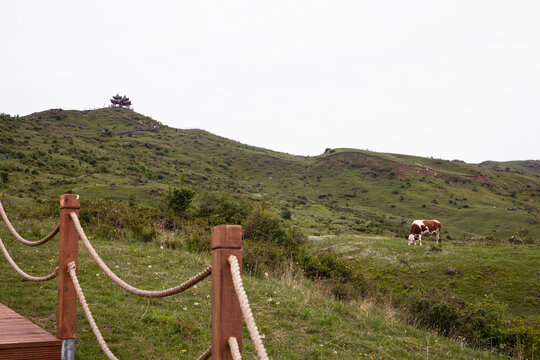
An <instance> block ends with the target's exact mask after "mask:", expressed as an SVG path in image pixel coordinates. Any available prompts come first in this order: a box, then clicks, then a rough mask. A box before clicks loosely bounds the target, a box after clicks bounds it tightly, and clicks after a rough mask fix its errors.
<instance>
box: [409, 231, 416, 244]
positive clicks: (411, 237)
mask: <svg viewBox="0 0 540 360" xmlns="http://www.w3.org/2000/svg"><path fill="white" fill-rule="evenodd" d="M414 240H415V238H414V235H413V234H410V235H409V246H411V245H414Z"/></svg>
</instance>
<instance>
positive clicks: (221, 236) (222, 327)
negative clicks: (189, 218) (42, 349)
mask: <svg viewBox="0 0 540 360" xmlns="http://www.w3.org/2000/svg"><path fill="white" fill-rule="evenodd" d="M78 211H79V196H78V195H72V194H65V195H62V196H61V197H60V223H59V225H58V226H57V227H56V228H55V229H54V230H53V231H52V232H51V233H50V234H49V235H47V236H46V237H45V238H43V239H41V240H39V241H28V240H25V239H23V238H22V237H21V236H20V235H19V234H18V233H17V231H16V230H15V228H14V227H13V226H12V225H11V222H10V221H9V219H8V217H7V215H6V213H5V211H4V208H3V206H2V203H1V202H0V215H1V216H2V218H3V220H4V222H5V223H6V225H7V227H8V228H9V230H10V231H11V233H12V234H13V235H14V236H15V238H16V239H17V240H18V241H20V242H21V243H23V244H25V245H29V246H37V245H41V244H44V243H45V242H47V241H49V240H50V239H51V238H52V237H53V236H54V235H56V234H57V233H60V240H59V245H60V246H59V249H60V255H59V265H58V267H56V268H55V269H54V271H53V273H52V274H50V275H47V276H42V277H35V276H31V275H29V274H27V273H25V272H24V271H23V270H21V269H20V268H19V267H18V266H17V264H16V263H15V261H14V260H13V259H12V257H11V256H10V254H9V252H8V251H7V249H6V247H5V245H4V243H3V242H2V239H1V238H0V249H1V250H2V252H3V254H4V256H5V257H6V259H7V261H8V263H9V264H10V265H11V266H12V267H13V268H14V269H15V271H16V272H17V273H19V275H21V276H22V277H23V278H25V279H27V280H30V281H48V280H51V279H54V278H55V277H57V276H58V279H59V280H58V281H59V282H58V296H59V300H58V316H57V337H58V338H60V339H63V340H64V341H67V340H69V339H71V341H72V339H74V338H75V323H76V306H77V300H76V299H77V298H78V299H79V302H80V304H81V306H82V308H83V311H84V314H85V316H86V318H87V320H88V322H89V323H90V327H91V329H92V332H93V333H94V335H95V337H96V339H97V341H98V343H99V345H100V347H101V349H102V351H103V353H104V354H105V356H106V357H107V358H108V359H109V360H118V358H117V357H116V356H115V355H114V354H113V353H112V351H111V350H110V349H109V347H108V346H107V344H106V342H105V339H104V338H103V335H102V334H101V331H100V330H99V328H98V326H97V324H96V322H95V320H94V317H93V315H92V312H91V311H90V308H89V306H88V303H87V302H86V298H85V296H84V292H83V290H82V288H81V285H80V283H79V279H78V278H77V263H78V239H79V237H80V239H81V240H82V242H83V244H84V246H85V248H86V249H87V250H88V252H89V253H90V255H91V257H92V259H93V260H94V261H95V262H96V264H97V265H98V266H99V268H100V269H101V270H102V271H103V272H104V273H105V274H106V275H107V276H108V277H109V278H110V279H111V281H112V282H113V283H115V284H116V285H118V286H119V287H120V288H122V289H123V290H125V291H127V292H129V293H132V294H134V295H137V296H141V297H147V298H161V297H165V296H170V295H174V294H178V293H180V292H182V291H184V290H187V289H189V288H190V287H192V286H193V285H195V284H197V283H198V282H200V281H202V280H203V279H205V278H206V277H208V276H209V275H211V274H212V269H215V273H214V274H212V346H210V347H209V348H208V349H207V350H206V351H205V352H204V353H203V354H201V355H200V356H199V357H198V358H197V360H207V359H209V358H210V357H213V358H215V359H216V360H220V359H223V358H224V357H225V358H229V357H230V356H232V358H233V359H234V360H241V359H242V354H241V347H242V317H243V318H244V319H245V323H246V327H247V329H248V332H249V335H250V338H251V340H252V342H253V345H254V348H255V351H256V354H257V358H258V359H259V360H268V355H267V353H266V349H265V348H264V345H263V343H262V340H261V337H260V335H259V331H258V329H257V325H256V324H255V320H254V319H253V314H252V312H251V308H250V305H249V301H248V298H247V295H246V292H245V290H244V285H243V283H242V277H241V273H240V265H239V264H240V261H241V259H242V250H241V242H242V228H241V227H240V226H237V225H221V226H217V227H214V228H212V265H213V266H209V267H207V268H206V269H204V270H203V271H201V272H200V273H198V274H196V275H195V276H193V277H192V278H190V279H189V280H187V281H185V282H184V283H182V284H180V285H177V286H174V287H172V288H168V289H164V290H143V289H138V288H136V287H134V286H132V285H130V284H128V283H126V282H125V281H124V280H122V279H120V278H119V277H118V276H117V275H116V274H115V273H114V272H113V271H112V270H111V269H110V268H109V267H108V266H107V264H106V263H105V262H104V261H103V260H102V259H101V257H100V256H99V255H98V253H97V252H96V250H95V249H94V247H93V246H92V244H91V242H90V241H89V239H88V237H87V236H86V234H85V232H84V229H83V228H82V225H81V223H80V221H79V217H78ZM214 230H216V231H215V232H214ZM229 272H230V274H231V276H228V273H229ZM214 282H215V283H214ZM236 298H237V299H238V302H237V301H236Z"/></svg>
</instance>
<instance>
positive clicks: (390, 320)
mask: <svg viewBox="0 0 540 360" xmlns="http://www.w3.org/2000/svg"><path fill="white" fill-rule="evenodd" d="M539 185H540V161H537V160H527V161H512V162H502V163H497V162H493V161H487V162H484V163H481V164H466V163H464V162H462V161H459V160H453V161H448V160H441V159H432V158H421V157H415V156H407V155H399V154H385V153H376V152H370V151H362V150H355V149H325V150H324V152H323V153H322V154H321V155H319V156H315V157H303V156H294V155H290V154H284V153H279V152H274V151H271V150H266V149H262V148H257V147H253V146H249V145H245V144H241V143H238V142H236V141H233V140H229V139H226V138H222V137H218V136H215V135H213V134H210V133H208V132H206V131H202V130H195V129H174V128H170V127H168V126H164V125H163V124H161V123H159V122H158V121H156V120H154V119H151V118H149V117H146V116H144V115H141V114H138V113H135V112H133V111H130V110H124V109H117V108H116V109H113V108H104V109H99V110H93V111H71V110H70V111H65V110H61V109H53V110H48V111H44V112H40V113H35V114H31V115H28V116H24V117H18V116H17V117H12V116H9V115H6V114H2V115H0V200H2V202H3V204H4V207H5V208H6V210H7V211H8V212H9V213H10V216H11V217H12V219H13V221H14V223H15V224H16V226H17V227H18V228H21V229H25V230H24V233H23V236H28V237H30V238H32V239H34V238H39V237H40V236H44V235H45V234H46V233H48V231H49V230H50V228H52V227H53V226H54V223H55V222H56V221H57V220H56V217H57V215H58V214H57V211H58V209H57V207H58V196H59V195H60V194H62V193H66V192H69V193H76V194H80V195H81V199H82V200H81V220H82V222H83V225H84V226H85V227H87V228H88V229H90V232H91V234H92V237H93V241H96V242H98V243H99V244H100V251H103V252H105V253H106V254H108V256H109V259H110V260H111V261H115V260H119V259H122V261H124V263H127V264H129V263H131V262H133V263H135V262H136V261H138V260H141V259H138V257H140V254H141V252H143V253H145V254H146V253H148V254H149V256H151V257H152V258H153V257H160V259H161V260H163V259H164V258H163V254H164V252H167V253H168V254H171V253H173V252H174V254H182V255H181V258H182V261H184V262H185V263H182V264H179V263H176V262H172V263H169V262H167V263H166V264H165V265H163V266H165V267H166V268H167V269H173V268H178V266H180V267H182V266H186V267H189V268H190V270H194V269H195V268H197V267H198V265H200V264H201V263H203V262H206V263H207V262H208V261H209V251H208V249H209V236H210V235H209V234H210V231H209V230H210V227H211V226H213V225H217V224H221V223H237V224H241V225H243V226H244V230H245V232H244V245H243V250H244V261H243V267H244V271H245V274H246V276H247V275H248V274H249V275H251V277H248V281H249V282H251V283H250V284H249V286H251V287H252V289H254V291H255V294H256V295H255V299H256V300H255V307H259V308H261V309H265V310H268V306H269V304H268V303H267V302H268V300H267V299H268V298H269V297H272V298H273V296H272V295H271V294H270V291H271V290H270V289H271V288H272V291H278V292H283V293H285V290H284V289H288V288H293V289H294V292H293V293H291V294H287V295H286V296H285V297H284V298H283V300H282V301H283V303H287V304H288V307H284V308H278V309H275V310H276V311H274V312H271V313H272V314H273V316H274V318H273V320H270V318H271V316H270V315H266V314H265V315H264V316H263V318H264V319H265V320H266V321H268V322H269V323H270V322H271V321H277V322H278V324H279V328H276V329H274V330H273V332H274V333H275V336H276V338H277V339H279V340H276V338H274V339H273V340H270V345H269V347H270V352H271V353H272V354H273V355H274V356H273V358H283V359H285V358H287V359H289V358H298V359H314V358H320V359H326V358H336V359H337V358H340V359H342V358H346V359H357V358H366V356H375V358H384V359H386V358H397V359H402V358H403V359H409V358H410V359H413V358H424V356H425V353H424V352H425V351H428V352H429V351H433V349H432V348H430V347H431V345H430V343H429V342H430V341H433V340H434V339H436V338H437V337H439V335H440V336H445V337H446V339H445V340H444V343H445V344H446V345H445V346H443V345H442V344H441V342H439V344H438V345H435V346H439V350H440V351H439V352H438V355H434V356H437V357H438V358H448V359H453V358H464V359H465V358H490V357H491V356H493V357H497V358H505V357H507V356H512V357H515V358H533V357H535V358H536V357H537V356H538V355H540V353H539V351H540V341H539V338H540V318H539V317H538V313H539V311H538V309H539V307H540V297H539V296H538V286H539V283H538V280H537V279H538V275H539V274H538V270H537V269H538V267H539V264H540V244H539V241H538V240H539V239H540V226H539V225H538V224H537V217H538V208H539V205H540V186H539ZM192 195H194V197H193V201H192V202H190V199H191V196H192ZM414 219H438V220H440V221H441V223H442V228H443V231H442V246H437V245H435V244H434V240H433V239H432V238H429V237H428V238H425V241H424V246H423V247H422V248H420V247H408V246H407V241H406V240H405V239H404V237H406V236H407V235H408V232H409V226H410V223H411V222H412V221H413V220H414ZM0 236H2V238H3V239H6V238H8V239H9V238H10V236H9V235H8V233H7V231H6V230H5V228H4V227H3V226H0ZM7 245H8V248H10V249H16V248H17V244H15V243H14V242H12V241H10V240H8V242H7ZM178 249H181V250H187V252H186V251H177V250H178ZM13 251H15V254H16V255H18V256H19V257H20V258H21V259H23V258H24V255H23V254H24V253H25V252H24V249H23V250H20V252H17V251H19V250H13ZM39 251H44V252H45V253H46V257H47V259H49V260H47V261H44V262H42V263H40V262H39V260H35V261H31V262H30V263H27V264H28V265H30V264H31V266H33V270H35V271H38V272H46V269H48V267H47V265H51V263H50V262H51V260H50V259H54V258H55V256H53V254H54V253H55V251H56V250H54V249H53V250H52V252H51V250H50V249H49V250H39ZM137 252H139V253H137ZM31 253H32V254H33V256H37V255H34V253H33V252H31ZM37 253H38V252H36V254H37ZM52 261H54V260H52ZM23 263H24V262H23ZM39 264H41V265H39ZM186 264H189V265H186ZM193 264H196V265H197V266H195V265H193ZM86 265H88V266H89V270H88V273H89V274H90V275H91V274H93V273H95V272H96V270H95V269H94V268H92V266H93V265H92V264H91V263H90V262H88V264H86V263H85V266H86ZM119 265H121V264H119ZM143 265H144V266H143V268H144V267H147V266H148V265H149V264H147V263H146V262H144V264H143ZM0 266H1V267H2V272H3V273H8V272H9V271H10V270H9V269H8V268H7V265H6V264H5V262H0ZM85 271H86V270H85ZM133 271H135V272H137V271H139V270H133ZM156 271H157V270H156ZM167 271H169V270H167ZM265 273H269V274H270V276H269V277H268V276H265V275H264V274H265ZM156 274H158V273H156ZM160 274H161V273H160ZM125 275H127V274H125ZM267 275H268V274H267ZM158 277H159V276H158ZM142 278H143V276H142V275H140V276H139V275H136V276H135V278H134V279H136V280H140V279H142ZM265 279H266V280H265ZM268 279H270V280H268ZM261 280H265V281H272V283H271V285H269V284H270V283H267V284H266V285H259V283H260V281H261ZM2 281H3V282H4V284H3V285H2V286H1V288H3V289H11V290H9V291H1V292H0V302H3V303H7V304H8V305H10V306H12V307H14V308H15V310H17V311H19V312H21V313H23V314H24V315H26V316H30V317H31V318H32V319H34V320H35V321H37V322H39V323H40V324H42V325H43V326H45V327H47V328H51V327H52V326H53V325H54V321H52V320H50V319H49V320H47V319H45V320H43V319H42V317H44V316H45V313H46V312H49V308H50V307H51V306H52V307H54V296H52V295H51V296H52V297H51V298H50V299H48V300H46V304H45V303H44V304H42V305H32V304H31V300H30V299H32V297H33V296H34V295H33V293H32V292H31V291H30V290H28V289H29V287H28V284H25V283H18V282H17V280H16V275H13V276H11V277H8V278H7V279H6V278H3V280H2ZM146 285H147V286H146V287H152V285H153V282H152V280H149V281H148V283H147V284H146ZM49 286H52V285H45V289H48V290H49V291H52V289H53V287H54V286H52V287H50V288H49ZM88 286H90V289H91V290H90V291H91V293H92V295H93V296H102V295H99V294H101V292H102V289H101V287H102V286H101V285H99V283H98V285H91V283H90V282H89V283H88ZM274 289H276V290H274ZM248 292H249V290H248ZM299 293H300V294H302V296H304V295H305V294H312V295H310V296H311V297H310V299H311V300H310V306H312V307H313V309H312V310H311V311H312V312H313V314H312V315H310V313H309V312H306V311H307V310H305V301H307V300H306V299H303V298H302V296H300V295H299ZM306 296H307V295H306ZM190 299H191V300H190V301H197V300H195V298H190ZM102 300H103V301H105V303H108V304H110V305H111V306H112V305H118V304H120V303H122V304H124V297H122V296H117V295H115V296H114V297H112V298H107V297H105V298H103V299H102ZM182 301H183V300H182ZM303 301H304V302H303ZM100 302H101V299H100ZM366 304H368V305H366ZM373 304H376V305H373ZM175 305H177V304H174V302H173V303H170V304H169V303H165V305H163V306H162V307H160V308H158V310H156V312H155V313H146V312H145V310H144V309H146V308H147V306H148V304H147V303H146V302H145V301H142V302H141V301H137V300H134V301H133V302H131V303H125V306H126V308H125V312H126V313H125V314H124V315H122V316H123V317H122V316H121V317H120V320H119V324H123V323H125V322H126V321H127V320H126V319H130V314H131V313H134V312H137V311H140V312H141V315H140V316H141V317H140V322H143V320H144V324H145V325H144V326H154V325H155V326H165V325H166V326H169V327H170V329H168V330H167V331H170V332H171V333H173V335H174V336H173V340H172V341H173V345H163V347H161V348H159V349H158V350H159V351H157V352H158V353H161V354H164V355H161V356H162V357H159V356H160V355H156V356H157V357H155V358H172V357H174V356H175V355H174V354H176V353H175V352H174V351H171V350H170V349H169V347H170V346H173V347H174V346H182V347H184V346H189V349H188V348H186V350H189V351H190V354H192V355H194V353H196V352H201V351H202V350H204V349H203V347H204V345H198V343H199V342H198V337H195V336H193V337H191V335H189V336H187V338H186V337H182V336H180V335H178V334H177V333H175V331H178V332H183V331H184V330H186V329H180V330H182V331H180V330H178V329H179V327H178V326H179V323H177V322H176V320H174V321H173V319H171V318H169V317H167V316H166V315H164V314H165V313H167V312H169V311H177V307H178V306H176V307H175ZM158 306H161V305H158ZM366 306H368V307H369V309H370V311H369V313H370V314H375V315H374V316H375V318H373V317H371V315H359V314H355V313H354V309H358V308H362V309H363V308H365V307H366ZM172 309H176V310H172ZM180 313H182V312H181V311H180ZM262 313H263V311H262V310H261V311H260V312H259V315H261V314H262ZM328 314H331V315H328ZM106 315H107V317H108V316H109V315H110V309H105V308H102V309H100V310H98V318H99V316H102V317H105V316H106ZM175 316H179V314H176V313H175ZM366 316H367V317H366ZM370 317H371V318H370ZM186 319H187V320H185V321H184V320H182V321H181V323H180V325H181V326H187V327H189V329H187V330H188V332H190V331H193V332H196V330H194V329H195V328H200V325H201V324H202V323H201V321H202V322H204V320H200V319H195V318H186ZM298 319H300V320H302V321H301V322H302V334H301V339H300V341H299V342H298V343H296V342H295V343H294V344H293V343H291V341H290V340H287V337H295V336H296V332H295V324H296V323H297V321H298ZM344 323H347V326H344V325H343V324H344ZM406 323H409V324H406ZM195 324H196V326H195ZM410 324H413V325H418V326H420V328H418V327H410ZM113 326H114V329H117V328H121V327H122V326H121V325H118V326H117V325H113ZM130 326H131V325H130ZM267 326H268V325H267ZM366 327H367V328H366ZM356 328H366V329H368V330H367V333H368V335H365V332H364V335H362V336H359V337H358V338H356V337H355V335H354V333H355V329H356ZM421 328H423V329H424V330H422V329H421ZM83 329H85V328H83ZM323 329H324V330H323ZM327 329H329V330H327ZM426 329H427V330H426ZM87 330H88V329H85V330H83V332H82V335H81V338H82V339H83V341H82V342H83V344H82V345H81V347H82V348H83V349H84V350H83V351H84V354H85V356H86V357H92V358H93V357H95V356H96V355H95V354H97V353H99V350H96V349H95V348H94V347H92V345H88V344H89V342H91V341H92V340H91V339H92V335H91V334H90V333H88V332H84V331H87ZM140 330H141V328H140V326H133V328H130V332H128V335H126V336H124V335H113V332H112V331H109V334H108V336H107V337H109V338H110V337H113V338H114V339H115V340H114V341H115V345H114V347H115V349H116V350H118V351H120V353H121V354H122V355H124V356H125V357H127V358H130V357H131V356H134V355H133V354H136V353H139V352H140V351H143V350H142V349H140V348H137V347H134V348H132V349H130V348H129V347H126V346H125V343H126V342H129V341H130V339H131V337H136V336H137V335H136V334H137V333H138V332H140ZM303 332H305V333H303ZM400 332H405V333H406V334H411V335H399V333H400ZM437 332H438V333H437ZM114 333H116V331H115V332H114ZM413 333H414V335H412V334H413ZM197 334H198V333H197ZM380 334H384V336H383V339H384V340H381V339H380V338H379V335H380ZM117 336H118V337H117ZM319 339H325V341H324V342H322V343H319V342H318V341H319ZM421 339H422V340H421ZM424 339H429V340H426V341H428V343H424ZM452 339H453V340H452ZM155 341H156V342H157V340H155ZM272 341H274V342H273V343H272ZM179 342H180V343H179ZM186 344H187V345H186ZM321 344H322V346H320V345H321ZM330 344H332V346H328V345H330ZM424 345H425V346H424ZM465 345H469V346H472V347H479V348H482V349H488V352H489V353H488V352H483V353H480V352H475V351H474V350H471V348H466V347H464V346H465ZM280 347H285V348H287V349H289V350H287V352H280V350H279V349H280ZM366 349H367V350H366ZM294 350H298V351H299V355H294V354H293V352H294ZM368 350H369V351H368ZM359 353H362V354H363V355H362V356H359V355H358V354H359ZM432 354H433V353H432ZM280 355H281V356H282V357H280ZM124 356H123V357H124ZM152 356H154V355H152ZM147 358H152V357H151V356H150V355H147ZM368 358H369V357H368Z"/></svg>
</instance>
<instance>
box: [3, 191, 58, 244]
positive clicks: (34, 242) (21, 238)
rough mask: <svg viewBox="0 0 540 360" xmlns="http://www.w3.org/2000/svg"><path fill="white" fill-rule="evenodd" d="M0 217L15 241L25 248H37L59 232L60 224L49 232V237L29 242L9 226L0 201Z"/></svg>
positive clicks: (9, 223)
mask: <svg viewBox="0 0 540 360" xmlns="http://www.w3.org/2000/svg"><path fill="white" fill-rule="evenodd" d="M0 215H1V216H2V219H4V223H6V226H7V227H8V229H9V231H10V232H11V233H12V234H13V236H14V237H15V239H17V240H18V241H19V242H21V243H22V244H24V245H26V246H39V245H42V244H45V243H46V242H47V241H49V240H51V239H52V238H53V237H54V236H55V235H56V234H58V232H59V231H60V224H58V225H57V226H56V228H55V229H54V230H53V231H51V232H50V233H49V235H47V236H45V237H44V238H43V239H41V240H37V241H29V240H26V239H24V238H23V237H22V236H21V235H19V233H18V232H17V230H15V228H14V227H13V225H11V222H10V221H9V218H8V217H7V215H6V212H5V210H4V207H3V206H2V202H1V201H0Z"/></svg>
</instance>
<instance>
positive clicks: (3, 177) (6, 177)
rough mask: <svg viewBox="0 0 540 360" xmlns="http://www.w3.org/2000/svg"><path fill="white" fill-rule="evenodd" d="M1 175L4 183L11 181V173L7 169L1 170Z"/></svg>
mask: <svg viewBox="0 0 540 360" xmlns="http://www.w3.org/2000/svg"><path fill="white" fill-rule="evenodd" d="M0 177H2V182H3V183H4V184H7V182H8V181H9V173H8V172H7V171H2V172H0Z"/></svg>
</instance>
